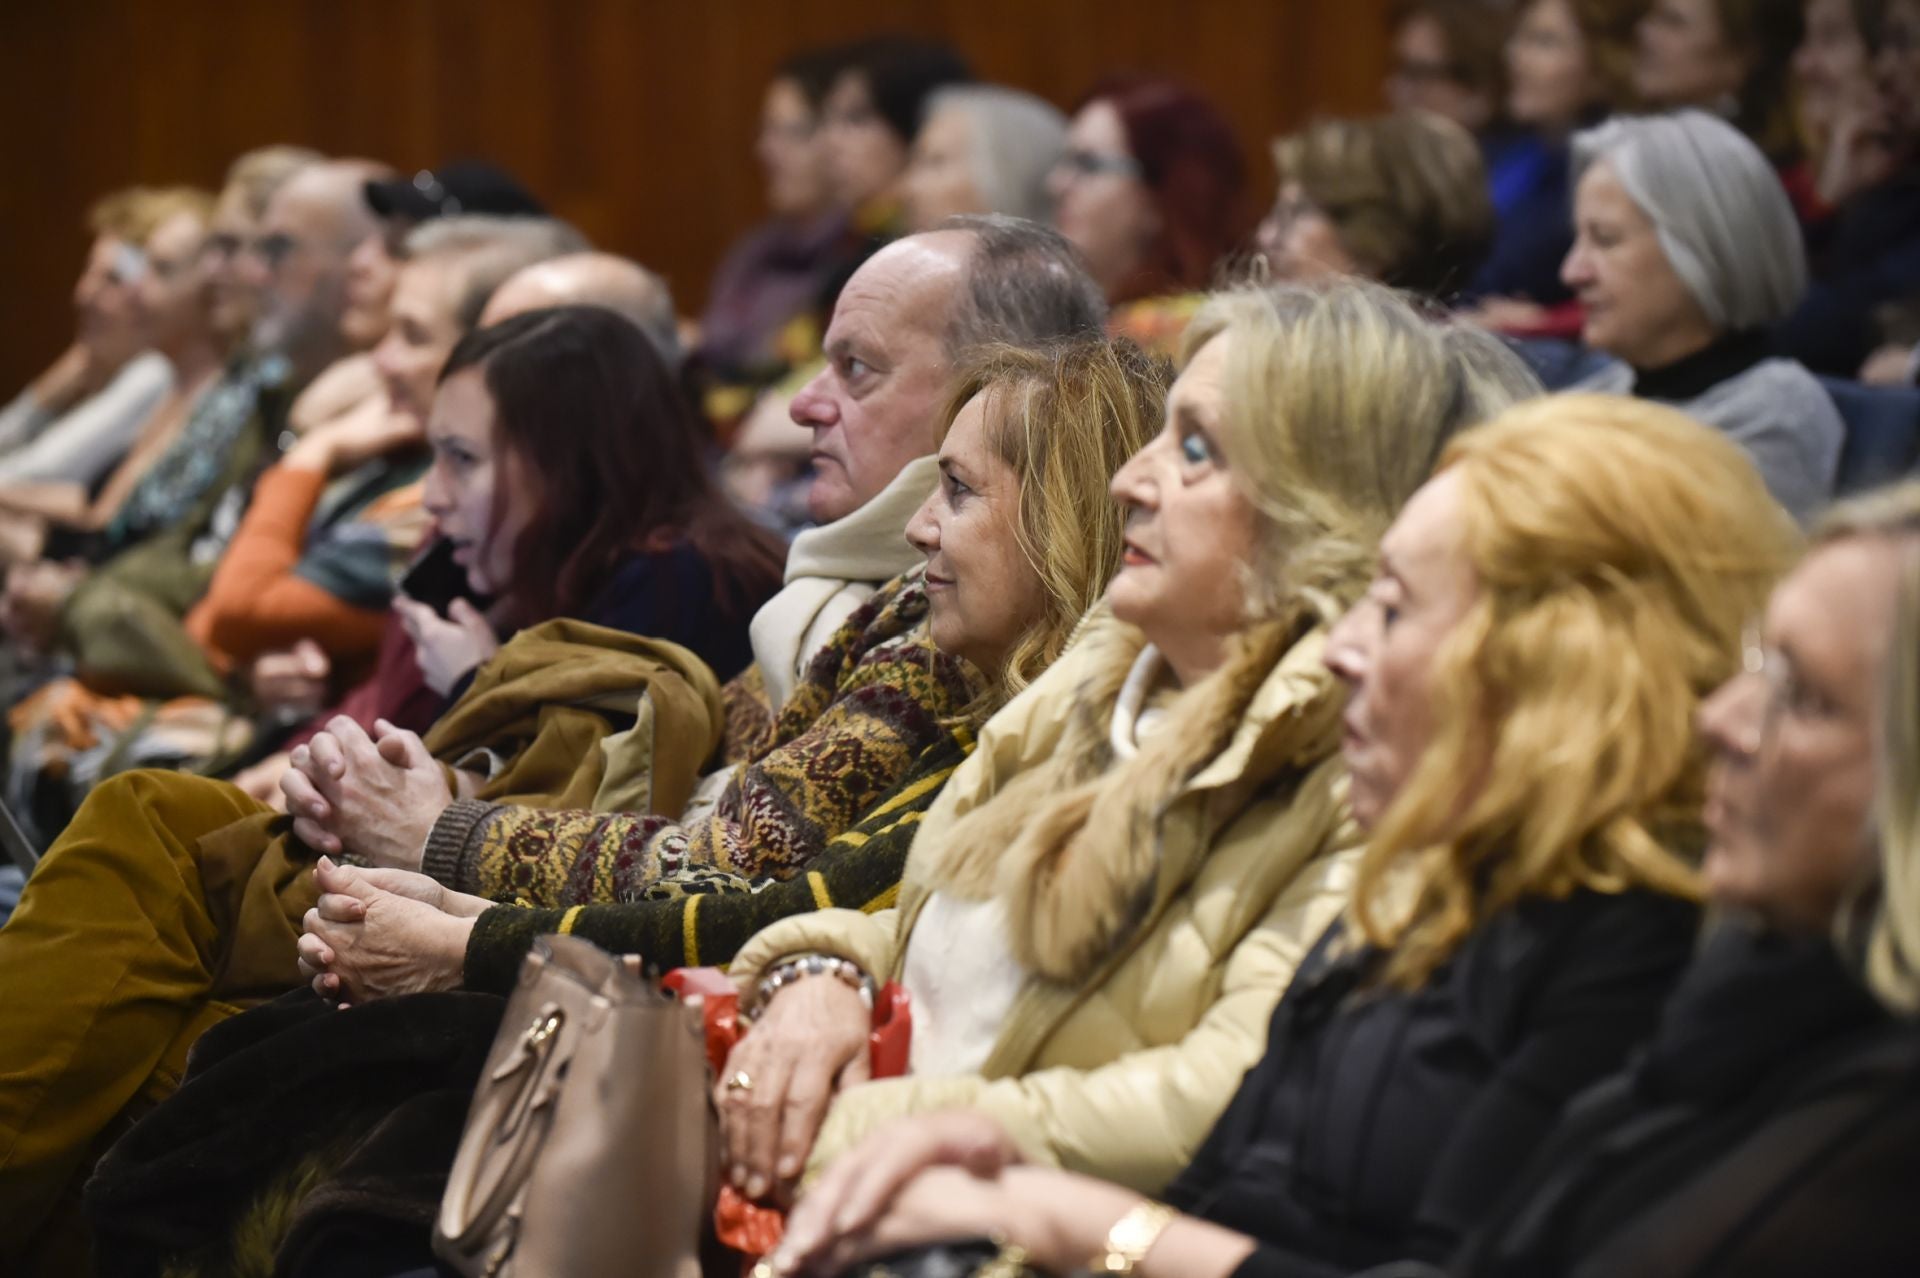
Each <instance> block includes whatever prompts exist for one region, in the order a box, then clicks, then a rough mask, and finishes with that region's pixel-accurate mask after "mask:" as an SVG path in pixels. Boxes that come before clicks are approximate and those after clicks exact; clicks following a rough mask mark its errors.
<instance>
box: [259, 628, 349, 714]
mask: <svg viewBox="0 0 1920 1278" xmlns="http://www.w3.org/2000/svg"><path fill="white" fill-rule="evenodd" d="M332 673H333V662H332V660H331V659H330V658H329V657H328V656H327V650H326V649H325V648H322V647H321V646H320V645H319V644H317V643H315V642H314V641H313V640H311V639H302V640H301V641H300V642H298V643H296V644H294V645H293V647H291V648H289V649H287V650H286V651H285V652H268V653H263V654H261V655H260V656H258V657H256V658H254V661H253V665H252V667H251V668H250V669H249V670H248V672H247V682H248V684H249V685H250V686H251V687H252V689H253V699H254V701H255V702H256V703H258V705H259V706H260V708H261V709H262V710H264V711H266V712H267V713H269V714H273V715H283V716H286V717H288V718H297V717H301V716H308V715H315V714H318V713H320V711H321V710H322V709H323V708H324V707H325V706H326V704H327V679H328V676H330V675H331V674H332Z"/></svg>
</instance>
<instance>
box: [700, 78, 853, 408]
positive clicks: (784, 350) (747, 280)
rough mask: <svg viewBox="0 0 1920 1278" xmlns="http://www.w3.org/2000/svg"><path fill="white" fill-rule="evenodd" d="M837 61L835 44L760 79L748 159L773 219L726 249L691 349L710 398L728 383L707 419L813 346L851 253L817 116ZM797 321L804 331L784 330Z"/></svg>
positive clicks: (740, 404)
mask: <svg viewBox="0 0 1920 1278" xmlns="http://www.w3.org/2000/svg"><path fill="white" fill-rule="evenodd" d="M844 59H845V54H844V52H843V51H841V50H839V49H822V50H816V51H813V52H809V53H802V54H799V55H796V56H795V57H792V58H789V59H787V60H786V61H785V62H783V63H781V64H780V66H779V67H778V68H777V69H776V70H775V71H774V74H773V79H772V81H771V82H770V83H769V84H768V85H767V92H766V98H765V100H764V102H763V103H762V105H761V108H760V134H759V138H758V140H757V141H756V142H755V144H754V158H755V159H757V160H758V161H759V162H760V170H761V174H762V177H763V178H764V181H765V187H764V190H765V202H766V206H767V212H768V214H770V217H769V219H768V220H767V221H766V222H764V223H762V224H761V225H760V226H758V227H756V228H754V229H753V230H751V231H749V232H748V233H747V234H746V235H744V236H743V237H741V238H740V239H739V240H738V241H736V242H735V243H734V245H733V246H732V247H731V248H729V249H728V250H727V254H726V256H725V257H724V258H722V259H721V261H720V265H719V267H718V269H716V270H715V271H714V273H713V280H712V282H711V283H709V284H708V286H707V309H706V313H705V314H704V315H702V316H701V317H700V345H699V349H698V351H697V354H698V357H699V360H700V362H701V363H702V364H703V365H704V366H705V367H706V368H707V369H708V370H709V372H710V374H711V376H712V377H713V379H714V381H715V383H716V389H715V390H713V391H710V392H709V396H710V397H711V396H712V395H714V394H718V393H721V391H723V390H728V388H733V389H731V390H729V391H728V393H727V394H726V395H724V396H723V399H722V402H720V403H718V404H709V405H708V415H709V416H711V417H714V418H717V419H722V418H724V419H731V418H735V417H738V416H739V415H740V414H741V413H742V412H743V411H744V409H745V405H746V402H747V400H746V396H747V395H748V394H750V388H753V387H758V386H764V385H767V384H768V383H770V382H773V381H775V380H777V379H778V378H779V377H780V376H781V375H782V374H784V373H785V372H786V371H787V370H788V369H789V368H791V367H793V366H794V365H795V364H797V363H802V362H804V361H805V360H807V359H810V358H812V356H813V355H814V354H815V353H816V351H817V350H818V347H819V329H820V324H819V320H818V318H817V316H818V314H819V313H820V311H821V307H822V302H823V300H824V301H825V303H826V305H827V306H831V304H832V299H831V298H824V299H823V295H824V293H825V290H826V289H827V287H828V286H829V284H830V283H831V282H837V280H838V279H840V278H842V277H843V276H844V272H845V271H846V270H847V269H848V267H847V265H846V262H847V259H848V257H849V256H850V254H851V253H852V252H853V251H854V250H853V246H852V245H851V244H850V243H849V240H848V224H847V215H848V209H847V206H845V205H843V204H842V203H840V202H839V200H838V199H836V197H835V193H834V188H833V184H832V182H831V180H830V177H829V174H828V172H827V163H826V151H825V142H824V130H823V129H822V127H821V118H820V115H821V108H822V106H823V105H824V103H825V100H826V96H827V92H828V90H829V89H831V88H832V87H833V82H834V80H835V79H836V78H838V76H839V74H840V71H841V69H842V66H843V64H844ZM795 322H800V323H801V324H802V326H803V327H805V328H807V329H809V330H810V333H809V334H795V333H791V332H789V331H788V329H789V325H792V324H794V323H795ZM743 388H744V389H743Z"/></svg>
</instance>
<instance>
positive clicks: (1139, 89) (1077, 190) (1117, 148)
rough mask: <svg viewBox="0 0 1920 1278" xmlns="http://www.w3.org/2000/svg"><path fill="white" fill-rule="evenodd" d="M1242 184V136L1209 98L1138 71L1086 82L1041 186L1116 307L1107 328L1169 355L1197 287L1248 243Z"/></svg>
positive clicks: (1196, 298)
mask: <svg viewBox="0 0 1920 1278" xmlns="http://www.w3.org/2000/svg"><path fill="white" fill-rule="evenodd" d="M1245 185H1246V168H1245V165H1244V163H1243V162H1242V160H1241V156H1240V144H1239V141H1238V140H1237V139H1236V138H1235V137H1234V135H1233V128H1232V126H1231V125H1229V124H1228V123H1227V121H1226V118H1225V117H1224V116H1222V115H1221V114H1220V111H1219V109H1218V108H1216V107H1215V106H1214V105H1213V104H1212V103H1211V102H1209V101H1207V99H1205V98H1203V97H1201V96H1200V95H1199V94H1197V93H1195V92H1194V91H1193V90H1191V89H1189V88H1187V87H1186V86H1184V85H1182V84H1179V83H1176V82H1175V81H1172V80H1163V79H1152V78H1146V77H1141V76H1122V77H1112V78H1109V79H1107V80H1104V81H1102V82H1101V83H1100V84H1099V85H1097V86H1095V88H1094V90H1093V92H1092V93H1090V94H1088V95H1087V98H1086V100H1085V101H1084V102H1083V103H1082V104H1081V106H1080V109H1079V110H1078V111H1077V112H1076V113H1075V114H1074V117H1073V122H1072V124H1071V125H1069V126H1068V129H1067V149H1066V151H1065V153H1064V154H1062V155H1061V157H1060V160H1059V163H1057V164H1056V165H1055V166H1054V169H1053V173H1052V175H1051V176H1050V177H1049V179H1048V181H1047V191H1048V194H1049V195H1050V196H1051V197H1052V199H1053V216H1054V221H1055V222H1056V223H1057V224H1058V225H1059V227H1060V232H1061V234H1063V235H1065V236H1066V237H1067V238H1068V239H1069V240H1072V241H1073V244H1074V247H1075V248H1077V249H1079V250H1080V252H1081V253H1082V255H1084V256H1085V257H1086V259H1087V269H1088V270H1090V271H1091V272H1092V273H1093V278H1094V279H1095V280H1097V281H1099V284H1100V287H1101V288H1102V289H1103V290H1104V291H1105V292H1106V295H1107V300H1108V301H1109V302H1111V303H1112V304H1113V312H1112V315H1111V317H1110V319H1109V321H1108V324H1107V327H1108V330H1109V331H1110V332H1112V333H1114V334H1115V335H1123V336H1126V337H1130V338H1132V339H1133V340H1134V341H1136V342H1139V343H1140V344H1141V345H1143V346H1146V347H1148V348H1150V349H1152V350H1155V351H1158V352H1159V353H1161V354H1166V355H1171V354H1173V353H1174V352H1175V350H1176V348H1177V347H1178V346H1179V343H1180V334H1181V333H1182V332H1183V331H1184V330H1185V328H1186V325H1187V321H1188V320H1189V319H1191V318H1192V317H1193V313H1194V312H1195V311H1196V310H1198V309H1199V306H1200V302H1201V300H1202V297H1201V293H1202V290H1204V289H1206V288H1207V287H1208V286H1209V285H1211V284H1213V283H1215V282H1216V280H1215V275H1216V273H1217V270H1218V267H1219V266H1220V264H1221V262H1222V261H1223V260H1224V259H1226V258H1227V257H1228V256H1229V255H1230V254H1232V253H1233V252H1234V251H1235V250H1236V249H1238V248H1239V247H1241V245H1242V243H1243V241H1244V240H1245V237H1246V231H1247V230H1248V225H1249V224H1248V220H1247V219H1246V218H1245V217H1244V216H1243V215H1242V193H1243V191H1244V188H1245Z"/></svg>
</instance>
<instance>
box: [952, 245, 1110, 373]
mask: <svg viewBox="0 0 1920 1278" xmlns="http://www.w3.org/2000/svg"><path fill="white" fill-rule="evenodd" d="M934 229H935V230H936V231H960V232H963V233H965V234H967V235H970V236H972V237H973V251H972V252H971V253H969V254H968V255H967V266H966V272H967V275H966V283H965V284H964V285H963V286H962V288H961V292H960V296H959V297H957V298H956V299H955V300H954V306H953V314H952V315H951V316H950V317H949V318H948V320H947V333H946V349H947V355H948V357H949V358H950V359H952V360H953V361H954V362H955V363H956V364H957V363H958V362H959V361H960V359H961V358H962V357H963V356H964V355H965V354H966V352H968V351H970V350H972V349H974V348H975V347H979V346H985V345H986V344H988V343H990V342H1005V343H1008V344H1009V345H1012V346H1040V345H1043V344H1045V343H1047V342H1053V341H1058V340H1060V339H1062V338H1068V337H1087V336H1092V335H1097V334H1099V333H1100V332H1102V331H1103V330H1104V329H1105V328H1106V323H1107V299H1106V296H1105V295H1104V294H1103V293H1101V291H1100V286H1099V285H1098V284H1096V283H1094V282H1093V277H1092V276H1091V275H1089V274H1087V267H1086V263H1085V262H1083V261H1082V260H1081V258H1080V253H1079V250H1077V249H1075V248H1074V247H1073V245H1072V244H1070V243H1068V242H1067V238H1066V237H1065V236H1063V235H1061V234H1060V232H1058V231H1056V230H1054V229H1053V228H1052V227H1050V226H1042V225H1040V224H1039V223H1038V222H1029V221H1027V220H1026V219H1025V218H1018V217H1008V216H1006V215H1005V214H1001V213H978V214H975V213H969V214H963V215H962V216H959V217H950V218H948V219H946V220H945V221H944V222H942V223H940V225H939V226H937V227H935V228H934Z"/></svg>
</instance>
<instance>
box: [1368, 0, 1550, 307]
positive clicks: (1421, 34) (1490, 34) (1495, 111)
mask: <svg viewBox="0 0 1920 1278" xmlns="http://www.w3.org/2000/svg"><path fill="white" fill-rule="evenodd" d="M1560 2H1562V3H1564V0H1560ZM1395 13H1396V19H1397V20H1396V24H1395V26H1394V28H1393V34H1392V37H1391V42H1392V47H1393V56H1394V61H1393V69H1392V71H1391V72H1389V74H1388V76H1387V101H1388V103H1389V104H1390V105H1391V106H1392V107H1393V108H1394V110H1395V111H1398V112H1403V113H1404V112H1412V111H1424V112H1428V113H1431V114H1433V115H1438V116H1443V117H1445V118H1446V119H1449V120H1451V121H1453V122H1454V123H1455V124H1458V125H1459V126H1460V127H1461V128H1463V129H1465V130H1467V132H1468V133H1470V134H1472V135H1473V137H1474V139H1475V141H1477V142H1478V143H1479V144H1480V152H1481V158H1482V159H1483V161H1484V162H1485V166H1486V177H1485V183H1486V186H1487V193H1488V195H1489V197H1490V198H1491V199H1492V202H1493V219H1494V226H1495V228H1496V234H1494V235H1493V236H1492V237H1491V242H1492V245H1493V253H1492V254H1491V255H1489V257H1488V258H1487V260H1486V261H1485V262H1484V263H1482V264H1481V266H1480V269H1479V271H1478V272H1477V273H1476V275H1475V277H1474V279H1473V281H1472V291H1473V292H1474V293H1475V294H1476V295H1493V296H1512V297H1537V298H1539V299H1540V300H1545V301H1555V300H1558V296H1560V295H1562V290H1561V289H1560V286H1559V280H1558V278H1557V274H1558V270H1559V266H1560V259H1561V258H1562V257H1564V256H1565V255H1566V248H1565V245H1559V246H1557V248H1556V247H1555V246H1554V245H1545V246H1540V247H1534V240H1535V238H1536V237H1537V236H1538V231H1537V229H1536V228H1537V227H1538V225H1539V223H1540V221H1541V220H1542V218H1541V214H1542V212H1543V210H1542V208H1541V204H1542V202H1543V193H1544V192H1550V191H1551V190H1552V189H1553V186H1554V178H1555V175H1556V170H1557V169H1558V168H1560V165H1559V164H1558V163H1557V162H1556V161H1557V157H1556V156H1555V155H1554V152H1553V146H1552V140H1551V139H1550V138H1543V137H1542V136H1540V134H1539V131H1538V130H1537V129H1534V128H1533V127H1531V126H1530V125H1529V124H1528V122H1527V121H1525V120H1523V119H1521V118H1520V117H1519V116H1517V115H1515V114H1514V113H1513V111H1512V109H1511V108H1512V106H1513V103H1514V101H1515V90H1514V89H1511V88H1509V79H1510V75H1511V73H1512V67H1511V59H1510V58H1509V57H1508V56H1506V50H1507V49H1508V48H1510V47H1511V45H1512V40H1510V39H1509V36H1508V32H1509V31H1510V30H1514V29H1515V28H1514V24H1513V22H1512V20H1511V16H1510V15H1509V14H1508V13H1507V11H1506V9H1505V7H1504V6H1501V5H1497V4H1491V3H1488V0H1402V2H1401V3H1400V4H1399V5H1398V6H1397V7H1396V10H1395ZM1561 178H1562V184H1563V185H1564V174H1561ZM1553 212H1560V213H1564V210H1563V209H1555V210H1553ZM1559 220H1560V221H1561V222H1564V221H1565V220H1566V219H1565V217H1564V216H1562V217H1561V218H1560V219H1559ZM1529 250H1531V251H1529ZM1460 283H1462V284H1464V283H1466V281H1461V282H1460ZM1458 286H1459V285H1456V287H1458Z"/></svg>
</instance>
